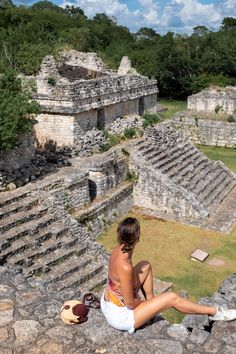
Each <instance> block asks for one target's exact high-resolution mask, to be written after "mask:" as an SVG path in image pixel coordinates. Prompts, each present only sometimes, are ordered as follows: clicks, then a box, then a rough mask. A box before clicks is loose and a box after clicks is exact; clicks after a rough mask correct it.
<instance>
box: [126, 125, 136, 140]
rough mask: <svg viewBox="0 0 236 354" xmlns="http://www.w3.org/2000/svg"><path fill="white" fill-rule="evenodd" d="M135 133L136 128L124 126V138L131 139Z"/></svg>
mask: <svg viewBox="0 0 236 354" xmlns="http://www.w3.org/2000/svg"><path fill="white" fill-rule="evenodd" d="M136 133H137V130H136V128H134V127H130V128H125V130H124V133H123V135H124V137H125V138H126V139H133V138H134V137H135V136H136Z"/></svg>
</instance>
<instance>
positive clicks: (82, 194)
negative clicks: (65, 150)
mask: <svg viewBox="0 0 236 354" xmlns="http://www.w3.org/2000/svg"><path fill="white" fill-rule="evenodd" d="M50 194H51V195H52V196H54V197H56V198H57V201H58V203H59V204H60V205H62V206H64V208H65V209H67V210H68V211H69V212H70V211H71V210H72V209H73V208H77V209H81V208H83V207H84V206H85V205H87V204H88V203H90V201H91V199H90V194H89V184H88V173H87V172H81V171H78V170H76V169H74V170H72V171H70V175H68V177H65V178H64V179H63V181H62V182H61V184H59V186H54V187H53V188H52V189H51V190H50Z"/></svg>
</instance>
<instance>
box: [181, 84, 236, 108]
mask: <svg viewBox="0 0 236 354" xmlns="http://www.w3.org/2000/svg"><path fill="white" fill-rule="evenodd" d="M188 109H191V110H195V111H203V112H213V113H218V112H222V113H226V114H233V113H235V110H236V87H234V86H228V87H225V88H222V87H217V88H209V89H206V90H203V91H201V92H198V93H197V94H195V95H192V96H189V97H188Z"/></svg>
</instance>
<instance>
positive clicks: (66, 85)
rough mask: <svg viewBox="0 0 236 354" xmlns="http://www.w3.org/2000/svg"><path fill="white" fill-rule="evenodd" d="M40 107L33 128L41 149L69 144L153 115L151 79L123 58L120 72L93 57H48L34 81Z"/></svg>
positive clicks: (73, 53)
mask: <svg viewBox="0 0 236 354" xmlns="http://www.w3.org/2000/svg"><path fill="white" fill-rule="evenodd" d="M28 79H31V80H32V79H34V80H35V81H36V86H37V93H36V94H35V99H36V100H37V101H38V102H39V103H40V105H41V107H42V113H41V114H40V115H39V116H38V117H37V121H38V124H36V125H35V132H36V138H37V142H38V145H39V146H45V145H49V144H51V145H56V146H63V145H73V144H76V143H77V142H78V140H79V139H80V137H81V136H83V135H84V133H85V132H87V131H89V130H92V129H93V128H98V129H103V128H105V127H106V126H107V125H108V124H110V123H112V122H114V120H115V119H116V118H118V117H121V116H124V115H129V114H136V115H137V114H139V115H142V114H143V113H144V112H145V111H151V112H155V111H156V101H157V93H158V89H157V85H156V81H155V80H150V79H148V78H147V77H144V76H141V75H139V74H137V72H136V71H135V70H134V69H132V67H131V63H130V61H129V59H128V58H127V57H124V58H123V59H122V61H121V65H120V68H119V70H118V72H114V71H111V70H108V69H107V68H106V67H105V65H104V64H103V63H102V61H101V59H100V58H98V56H97V55H96V54H95V53H81V52H76V51H69V52H66V53H62V55H61V56H60V58H59V59H58V60H57V61H56V60H55V59H54V58H53V57H52V56H46V57H45V58H44V60H43V62H42V65H41V69H40V71H39V73H38V74H37V75H36V76H35V77H34V78H32V77H31V78H28Z"/></svg>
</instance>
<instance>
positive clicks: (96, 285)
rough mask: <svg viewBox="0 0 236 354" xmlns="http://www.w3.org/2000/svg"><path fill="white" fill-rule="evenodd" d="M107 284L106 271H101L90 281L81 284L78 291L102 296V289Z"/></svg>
mask: <svg viewBox="0 0 236 354" xmlns="http://www.w3.org/2000/svg"><path fill="white" fill-rule="evenodd" d="M106 283H107V270H102V271H101V272H100V273H98V274H96V275H94V276H93V277H92V278H91V279H89V280H88V281H86V282H85V283H83V284H81V285H80V287H79V289H80V291H81V293H87V292H90V291H93V292H95V293H99V294H102V293H103V289H104V288H105V285H106Z"/></svg>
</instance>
